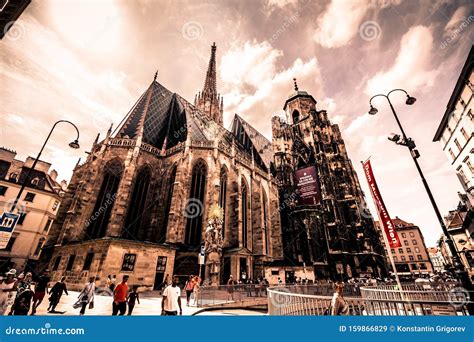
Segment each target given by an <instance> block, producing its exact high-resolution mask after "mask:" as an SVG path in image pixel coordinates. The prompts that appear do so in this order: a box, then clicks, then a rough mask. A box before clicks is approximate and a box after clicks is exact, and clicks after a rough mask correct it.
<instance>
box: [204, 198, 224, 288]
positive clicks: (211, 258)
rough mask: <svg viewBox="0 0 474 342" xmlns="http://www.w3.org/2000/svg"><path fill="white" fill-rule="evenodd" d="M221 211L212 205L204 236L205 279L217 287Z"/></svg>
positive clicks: (220, 253) (217, 206)
mask: <svg viewBox="0 0 474 342" xmlns="http://www.w3.org/2000/svg"><path fill="white" fill-rule="evenodd" d="M223 217H224V211H223V209H222V208H221V207H220V206H219V205H217V204H213V205H212V206H211V208H210V209H209V217H208V224H207V228H206V232H205V235H204V249H205V252H206V278H207V279H209V282H210V284H211V285H219V278H220V269H221V256H222V246H223V244H224V241H223V238H222V222H223Z"/></svg>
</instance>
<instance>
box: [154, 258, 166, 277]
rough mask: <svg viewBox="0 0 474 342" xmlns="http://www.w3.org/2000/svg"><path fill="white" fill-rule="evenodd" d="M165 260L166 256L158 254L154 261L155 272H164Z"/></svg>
mask: <svg viewBox="0 0 474 342" xmlns="http://www.w3.org/2000/svg"><path fill="white" fill-rule="evenodd" d="M167 261H168V257H165V256H159V257H158V261H157V263H156V272H159V273H165V271H166V262H167Z"/></svg>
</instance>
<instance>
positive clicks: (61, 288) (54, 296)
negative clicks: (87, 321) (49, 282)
mask: <svg viewBox="0 0 474 342" xmlns="http://www.w3.org/2000/svg"><path fill="white" fill-rule="evenodd" d="M65 281H66V277H62V278H61V280H60V281H58V282H57V283H56V284H54V286H53V287H52V288H51V291H49V307H48V312H56V306H57V305H58V304H59V301H60V300H61V296H62V295H63V292H64V293H66V296H69V293H67V287H66V283H65Z"/></svg>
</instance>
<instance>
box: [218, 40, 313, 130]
mask: <svg viewBox="0 0 474 342" xmlns="http://www.w3.org/2000/svg"><path fill="white" fill-rule="evenodd" d="M282 56H283V52H282V51H281V50H277V49H274V48H273V47H272V46H271V45H270V44H269V43H268V42H266V41H265V42H261V43H259V42H257V41H253V42H246V43H245V44H243V45H241V46H236V47H234V48H233V49H231V50H229V51H228V52H227V53H226V54H225V55H224V56H223V57H222V62H221V65H220V71H221V79H222V80H223V81H224V85H225V89H224V105H225V111H226V113H225V119H226V121H227V122H228V121H229V120H230V119H232V117H233V114H234V113H238V114H239V115H242V116H243V117H244V118H251V119H249V122H250V123H251V124H252V125H254V126H255V127H256V128H257V129H259V130H260V131H261V132H262V133H264V134H265V135H266V136H267V137H268V138H270V125H271V117H272V116H273V115H277V114H278V115H281V113H282V110H281V109H282V107H283V104H284V101H285V100H286V98H287V96H288V94H289V93H290V92H291V91H292V89H293V78H294V77H295V78H297V79H298V84H299V86H300V89H304V90H307V91H308V92H310V93H311V94H313V96H315V97H316V95H321V93H322V88H321V83H320V81H321V76H320V70H319V65H318V63H317V60H316V58H312V59H310V60H308V61H303V60H302V59H300V58H298V59H296V60H295V61H294V62H293V64H292V65H291V66H290V67H288V68H286V69H285V68H279V67H278V62H279V58H280V57H282Z"/></svg>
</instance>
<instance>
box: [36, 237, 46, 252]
mask: <svg viewBox="0 0 474 342" xmlns="http://www.w3.org/2000/svg"><path fill="white" fill-rule="evenodd" d="M45 240H46V239H45V238H44V237H42V238H40V239H39V241H38V244H37V245H36V249H35V252H34V253H33V255H34V256H38V255H39V254H40V253H41V248H43V245H44V241H45Z"/></svg>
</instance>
